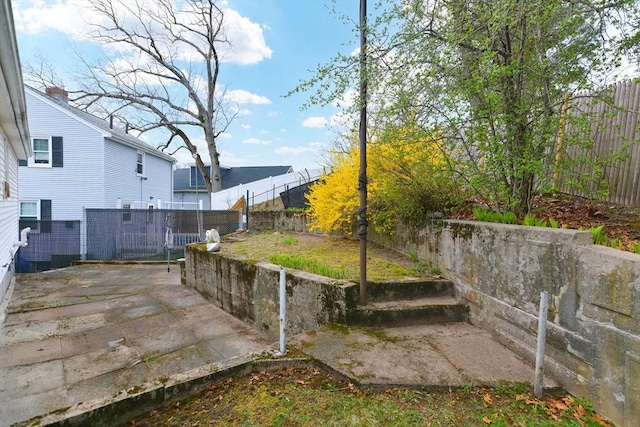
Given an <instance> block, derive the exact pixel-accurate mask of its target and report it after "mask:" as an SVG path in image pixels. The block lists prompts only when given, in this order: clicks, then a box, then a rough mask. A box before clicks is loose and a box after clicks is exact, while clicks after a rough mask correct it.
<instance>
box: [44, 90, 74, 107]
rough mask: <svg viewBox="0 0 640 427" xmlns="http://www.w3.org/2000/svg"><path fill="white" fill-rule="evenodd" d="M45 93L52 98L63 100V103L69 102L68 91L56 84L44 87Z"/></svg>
mask: <svg viewBox="0 0 640 427" xmlns="http://www.w3.org/2000/svg"><path fill="white" fill-rule="evenodd" d="M44 91H45V93H46V94H47V95H49V96H50V97H52V98H55V99H56V100H57V101H61V102H64V103H65V104H68V103H69V92H67V91H66V90H64V89H61V88H59V87H56V86H50V87H48V88H45V90H44Z"/></svg>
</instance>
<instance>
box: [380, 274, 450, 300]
mask: <svg viewBox="0 0 640 427" xmlns="http://www.w3.org/2000/svg"><path fill="white" fill-rule="evenodd" d="M430 296H433V297H438V296H451V297H453V296H455V287H454V286H453V283H451V281H450V280H444V279H430V280H424V279H408V280H403V281H401V282H398V281H388V282H369V283H367V300H368V301H371V302H378V301H380V302H384V301H391V300H410V299H415V298H423V297H430Z"/></svg>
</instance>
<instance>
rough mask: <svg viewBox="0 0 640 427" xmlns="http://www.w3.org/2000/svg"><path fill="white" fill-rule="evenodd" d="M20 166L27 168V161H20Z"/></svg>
mask: <svg viewBox="0 0 640 427" xmlns="http://www.w3.org/2000/svg"><path fill="white" fill-rule="evenodd" d="M18 166H27V161H26V160H18Z"/></svg>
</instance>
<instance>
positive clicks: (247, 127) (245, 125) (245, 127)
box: [240, 123, 251, 130]
mask: <svg viewBox="0 0 640 427" xmlns="http://www.w3.org/2000/svg"><path fill="white" fill-rule="evenodd" d="M240 126H241V127H242V128H243V129H246V130H249V129H251V125H248V124H244V123H243V124H241V125H240Z"/></svg>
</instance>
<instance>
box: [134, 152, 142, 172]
mask: <svg viewBox="0 0 640 427" xmlns="http://www.w3.org/2000/svg"><path fill="white" fill-rule="evenodd" d="M136 173H137V174H138V175H144V153H143V152H142V151H138V163H137V165H136Z"/></svg>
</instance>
